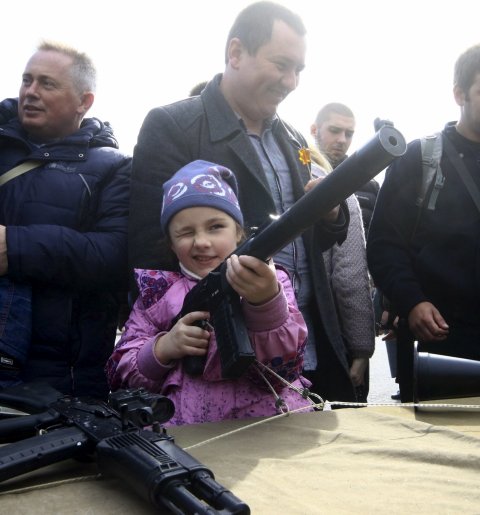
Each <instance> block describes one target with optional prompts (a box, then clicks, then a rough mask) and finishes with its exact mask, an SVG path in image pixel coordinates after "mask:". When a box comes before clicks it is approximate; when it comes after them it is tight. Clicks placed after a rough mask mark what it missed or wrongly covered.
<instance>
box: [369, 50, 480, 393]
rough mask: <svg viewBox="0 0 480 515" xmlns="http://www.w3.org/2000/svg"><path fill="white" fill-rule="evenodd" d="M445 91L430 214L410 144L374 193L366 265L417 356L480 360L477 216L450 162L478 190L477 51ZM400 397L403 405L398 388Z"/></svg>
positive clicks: (462, 60)
mask: <svg viewBox="0 0 480 515" xmlns="http://www.w3.org/2000/svg"><path fill="white" fill-rule="evenodd" d="M453 92H454V97H455V101H456V102H457V104H458V105H459V106H460V119H459V121H458V122H453V123H449V124H447V125H446V127H445V129H444V130H443V132H442V133H441V136H439V137H441V138H442V145H443V146H442V149H443V153H442V157H441V161H440V166H441V170H442V172H443V176H444V182H443V186H442V187H440V188H439V189H438V188H437V190H438V191H437V193H438V196H437V197H436V202H435V206H434V209H431V208H430V206H429V204H430V202H429V198H430V195H431V194H432V191H433V189H434V187H435V182H436V181H435V180H434V181H432V182H431V184H430V187H429V189H428V192H427V196H426V199H425V201H424V202H423V204H422V205H420V206H419V205H418V202H417V198H418V197H419V192H420V187H421V184H422V152H421V142H420V140H415V141H413V142H412V143H410V145H409V148H408V151H407V153H406V154H405V155H404V156H403V157H401V158H399V159H398V160H397V161H395V162H394V163H393V164H392V165H391V166H390V168H389V169H388V171H387V174H386V178H385V181H384V183H383V185H382V188H381V189H380V193H379V196H378V199H377V204H376V208H375V211H374V215H373V219H372V224H371V226H370V234H369V239H368V242H367V252H368V263H369V267H370V271H371V273H372V275H373V278H374V280H375V284H376V285H377V286H378V288H379V289H380V290H381V291H382V292H383V293H384V294H385V295H386V296H387V298H388V299H389V300H390V302H391V303H392V305H393V307H394V309H395V312H396V313H397V314H398V315H399V316H400V317H401V318H402V319H405V320H406V321H407V323H408V327H409V329H410V330H411V332H412V333H413V335H414V337H415V338H416V339H417V340H418V341H419V347H418V349H419V350H420V351H426V352H431V353H436V354H443V355H448V356H455V357H462V358H469V359H475V360H480V318H479V316H478V314H479V312H480V259H479V257H480V238H479V235H480V212H479V210H478V208H477V207H476V206H475V203H474V201H473V199H472V196H471V194H470V192H469V189H470V188H467V187H466V186H465V184H464V183H463V181H462V179H461V178H460V175H459V172H458V170H457V166H456V165H455V164H454V163H453V162H452V158H453V160H454V161H455V156H456V157H457V158H459V159H460V160H461V161H462V162H463V164H464V165H465V167H466V169H467V170H468V173H469V174H470V175H471V178H472V180H473V182H474V183H475V184H476V185H477V187H480V45H476V46H474V47H472V48H470V49H468V50H466V51H465V52H464V53H463V54H462V55H461V56H460V57H459V58H458V60H457V62H456V65H455V73H454V89H453ZM448 145H450V146H451V147H452V150H451V153H450V154H447V150H446V149H447V146H448ZM437 186H438V185H437ZM470 191H471V189H470ZM398 343H399V351H401V350H402V349H401V342H400V341H399V342H398ZM409 362H410V365H409V366H410V368H411V367H412V366H413V363H411V360H409ZM407 386H411V385H407ZM401 393H402V400H403V399H404V395H403V391H402V383H401ZM405 400H407V399H405Z"/></svg>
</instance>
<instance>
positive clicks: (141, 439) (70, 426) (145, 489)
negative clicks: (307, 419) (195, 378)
mask: <svg viewBox="0 0 480 515" xmlns="http://www.w3.org/2000/svg"><path fill="white" fill-rule="evenodd" d="M30 399H31V400H32V403H31V404H30V402H29V400H30ZM42 399H43V401H44V405H43V409H44V410H45V411H40V410H41V408H42ZM0 405H6V406H8V407H11V408H15V409H21V410H28V408H29V407H30V408H31V410H30V411H33V412H34V413H33V414H30V415H20V416H16V417H12V418H6V419H4V420H0V443H5V442H15V443H9V444H8V445H4V446H0V481H4V480H6V479H10V478H13V477H16V476H18V475H20V474H24V473H26V472H30V471H33V470H37V469H39V468H41V467H44V466H46V465H50V464H52V463H57V462H59V461H62V460H66V459H69V458H78V459H82V460H85V458H90V457H92V456H96V461H97V464H98V467H99V470H100V472H101V473H102V474H103V475H105V476H113V477H117V478H119V479H120V480H122V481H124V482H125V483H126V484H128V485H129V486H130V487H131V488H133V489H134V490H136V491H137V493H139V494H140V495H141V496H142V497H143V498H144V499H146V500H147V501H149V502H151V503H153V505H155V506H158V507H161V508H166V509H168V510H169V511H170V512H172V513H177V514H216V513H218V514H230V513H231V514H245V515H247V514H249V513H250V509H249V507H248V506H247V505H246V504H245V503H244V502H242V501H240V500H239V499H238V498H237V497H235V496H234V495H233V494H232V493H231V492H229V491H228V490H226V489H225V488H224V487H222V486H221V485H220V484H219V483H217V482H216V481H215V478H214V475H213V474H212V472H211V471H210V470H208V469H207V468H206V467H205V466H204V465H202V464H201V463H200V462H198V461H197V460H195V458H194V457H193V456H191V455H190V454H188V453H187V452H185V451H184V450H182V449H181V448H180V447H178V446H177V445H175V443H174V441H173V438H172V437H170V436H168V435H167V434H166V432H165V430H164V429H161V428H160V424H162V423H164V422H166V421H167V420H169V419H170V418H171V417H172V415H173V413H174V406H173V403H172V401H171V400H170V399H168V398H167V397H164V396H162V395H157V394H151V393H148V392H146V391H145V390H143V389H142V388H139V389H131V390H119V391H117V392H115V393H112V394H110V397H109V401H108V403H105V402H102V401H96V400H90V399H88V400H84V399H78V398H74V397H68V396H62V395H61V394H60V393H59V392H57V391H56V390H53V389H52V388H50V387H49V386H46V385H42V384H33V383H32V384H28V383H26V384H24V385H21V386H16V387H11V388H6V389H5V390H2V391H0ZM145 426H153V430H152V431H149V430H146V429H144V427H145ZM33 435H38V436H33ZM22 438H25V439H23V440H22Z"/></svg>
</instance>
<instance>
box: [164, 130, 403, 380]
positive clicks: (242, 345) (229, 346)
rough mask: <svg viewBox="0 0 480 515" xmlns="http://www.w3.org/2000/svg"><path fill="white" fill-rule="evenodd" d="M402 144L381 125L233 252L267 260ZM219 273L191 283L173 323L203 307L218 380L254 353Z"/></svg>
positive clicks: (194, 360)
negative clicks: (217, 359)
mask: <svg viewBox="0 0 480 515" xmlns="http://www.w3.org/2000/svg"><path fill="white" fill-rule="evenodd" d="M406 148H407V145H406V142H405V138H404V137H403V135H402V134H401V133H400V132H399V131H398V130H397V129H396V128H394V127H393V126H392V125H383V126H382V127H380V129H379V130H378V131H377V133H376V134H375V136H374V137H373V138H372V139H371V140H370V141H369V142H368V143H367V144H366V145H364V146H363V147H362V148H360V149H359V150H357V151H356V152H355V153H354V154H352V155H351V156H350V157H348V158H347V159H346V160H345V161H343V163H341V164H340V165H338V166H337V167H336V168H335V170H334V171H333V172H331V173H330V174H328V175H327V176H326V177H325V178H324V179H323V180H322V181H321V182H320V183H319V184H317V185H316V186H315V187H314V188H313V189H312V190H310V191H309V192H308V193H306V194H305V195H304V196H303V197H302V198H300V199H299V200H298V201H297V202H296V203H295V204H294V205H293V206H292V207H290V209H288V210H287V211H286V212H285V213H283V214H282V215H281V216H279V217H277V218H275V219H274V220H273V221H272V222H271V223H270V224H268V225H266V226H265V227H263V228H261V230H259V231H258V232H257V233H255V234H253V235H252V236H251V237H250V238H249V239H247V240H246V241H245V242H244V243H242V244H241V245H240V246H239V247H237V249H235V250H234V252H233V254H237V255H244V254H246V255H250V256H254V257H256V258H259V259H261V260H263V261H266V260H268V259H270V258H271V257H273V256H274V255H275V254H276V253H277V252H279V251H280V250H281V249H282V248H283V247H285V246H286V245H288V244H289V243H290V242H291V241H293V240H294V239H295V238H297V237H298V236H300V235H301V234H302V233H303V232H304V231H305V230H306V229H308V228H309V227H310V226H312V225H314V224H315V223H317V222H319V221H320V220H321V219H322V217H324V216H325V215H326V214H327V213H328V212H329V211H331V210H332V209H333V208H334V207H335V206H337V205H338V204H339V203H340V202H342V201H343V200H345V199H346V198H347V197H349V196H350V195H352V194H353V193H355V192H356V191H357V190H358V189H359V188H360V187H361V186H363V185H364V184H365V183H366V182H368V181H369V180H370V179H372V178H373V177H375V175H377V174H378V173H379V172H381V171H382V170H383V169H384V168H386V167H387V166H388V165H389V164H390V163H391V162H392V161H393V160H394V159H395V158H397V157H399V156H401V155H403V154H404V153H405V151H406ZM225 273H226V264H225V262H223V263H222V264H220V265H219V266H218V267H217V268H216V269H215V270H213V271H212V272H210V273H209V274H208V275H207V276H206V277H204V278H203V279H202V280H201V281H200V282H199V283H198V284H197V285H195V286H194V288H192V289H191V290H190V292H189V293H188V295H187V296H186V298H185V301H184V304H183V306H182V309H181V311H180V313H179V314H178V315H177V317H175V319H174V320H173V323H175V322H176V321H177V320H178V319H179V318H181V317H182V316H184V315H186V314H187V313H190V312H192V311H209V312H210V314H211V319H212V322H213V326H214V328H215V336H216V340H217V346H218V350H219V353H220V361H221V366H222V375H223V377H224V378H236V377H239V376H240V375H242V374H243V373H244V372H245V370H246V369H247V368H248V367H249V366H250V364H251V363H252V362H253V361H254V359H255V353H254V351H253V349H252V346H251V344H250V340H249V338H248V333H247V330H246V327H245V324H244V323H243V317H242V313H241V306H240V302H239V300H238V295H237V294H236V292H235V291H234V290H233V289H232V288H231V287H230V285H229V284H228V282H227V280H226V277H225ZM183 361H184V368H185V370H186V372H187V373H189V374H192V375H198V374H201V373H202V371H203V368H204V363H205V359H204V358H203V357H197V356H186V357H185V358H184V359H183Z"/></svg>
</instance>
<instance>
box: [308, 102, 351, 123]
mask: <svg viewBox="0 0 480 515" xmlns="http://www.w3.org/2000/svg"><path fill="white" fill-rule="evenodd" d="M332 113H336V114H339V115H341V116H347V117H348V118H355V116H354V115H353V111H352V110H351V109H350V108H349V107H347V106H346V105H345V104H340V103H339V102H331V103H330V104H326V105H324V106H323V107H322V108H321V109H320V111H318V114H317V117H316V118H315V125H316V126H317V127H320V125H322V123H324V122H325V121H327V120H328V119H329V118H330V115H331V114H332Z"/></svg>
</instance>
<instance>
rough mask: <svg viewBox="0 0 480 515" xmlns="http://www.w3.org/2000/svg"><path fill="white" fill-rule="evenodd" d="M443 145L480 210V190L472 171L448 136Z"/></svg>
mask: <svg viewBox="0 0 480 515" xmlns="http://www.w3.org/2000/svg"><path fill="white" fill-rule="evenodd" d="M443 145H444V147H445V153H446V154H447V156H448V158H449V159H450V161H451V162H452V164H453V166H454V168H455V169H456V170H457V172H458V175H459V176H460V179H462V181H463V184H465V187H466V188H467V190H468V193H470V196H471V197H472V200H473V202H474V203H475V205H476V206H477V209H478V211H480V191H479V190H478V187H477V185H476V184H475V182H474V180H473V178H472V176H471V175H470V172H469V171H468V170H467V167H466V166H465V163H464V162H463V160H462V159H461V158H460V156H459V155H458V152H457V151H456V150H455V148H454V146H453V145H452V144H451V142H450V140H449V139H448V138H443Z"/></svg>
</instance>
